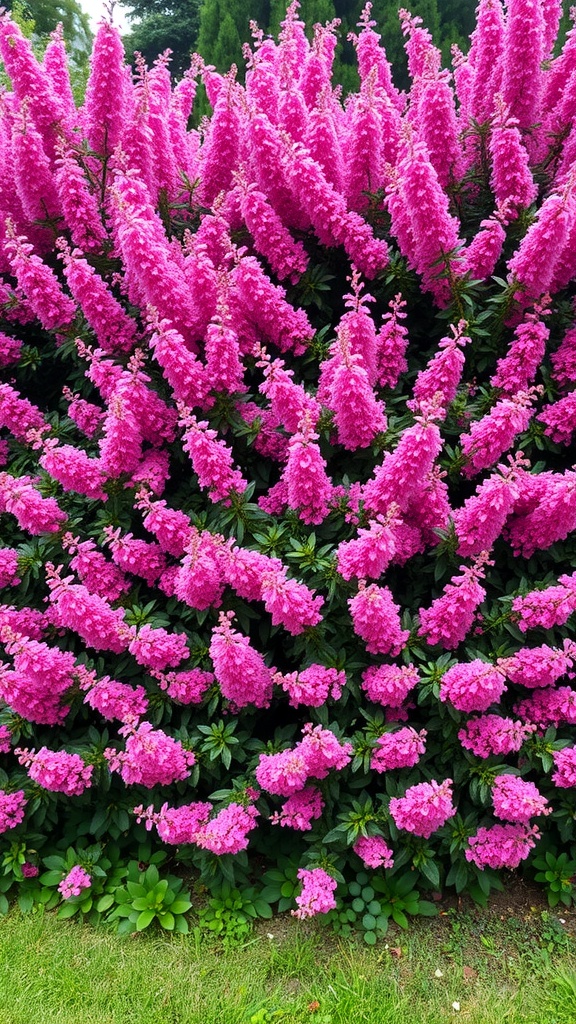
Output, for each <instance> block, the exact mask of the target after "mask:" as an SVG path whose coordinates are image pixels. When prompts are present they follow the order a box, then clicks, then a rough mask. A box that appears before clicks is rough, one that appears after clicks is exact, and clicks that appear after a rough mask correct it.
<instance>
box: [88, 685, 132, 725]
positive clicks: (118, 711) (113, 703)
mask: <svg viewBox="0 0 576 1024" xmlns="http://www.w3.org/2000/svg"><path fill="white" fill-rule="evenodd" d="M84 703H85V704H89V705H90V707H91V708H94V709H95V710H96V711H99V712H100V714H101V715H102V716H103V717H104V718H106V719H108V721H113V720H114V719H115V718H117V719H119V721H121V722H124V723H134V722H137V721H138V719H139V718H141V717H142V715H144V714H145V713H146V711H147V710H148V698H147V696H146V690H145V689H144V687H143V686H136V687H135V688H134V687H132V686H129V685H128V683H118V682H117V681H116V680H115V679H109V678H108V676H104V677H103V678H102V679H99V680H98V682H96V683H94V685H91V686H90V687H89V689H88V692H87V694H86V696H85V698H84Z"/></svg>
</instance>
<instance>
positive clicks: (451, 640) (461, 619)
mask: <svg viewBox="0 0 576 1024" xmlns="http://www.w3.org/2000/svg"><path fill="white" fill-rule="evenodd" d="M486 562H487V552H483V553H482V556H480V557H479V558H478V559H477V560H476V562H475V564H474V565H473V566H472V567H467V566H464V565H461V566H460V570H461V575H460V576H453V577H452V579H451V581H450V583H448V584H447V585H446V587H445V588H444V592H443V593H442V595H441V596H440V597H437V598H436V600H435V601H433V602H432V604H431V605H430V608H422V609H421V611H420V628H419V630H418V635H419V636H424V637H426V640H427V642H428V643H429V644H441V645H442V647H444V648H445V649H446V650H453V649H454V648H455V647H458V645H459V644H460V643H462V641H463V640H465V638H466V636H467V635H468V633H469V632H470V630H471V629H472V626H473V623H474V617H475V614H476V609H477V608H478V605H479V604H481V602H482V601H483V600H484V598H485V596H486V591H485V589H484V587H482V586H480V583H479V582H478V580H479V579H481V578H482V577H483V576H484V569H483V565H484V564H486ZM489 564H490V563H489Z"/></svg>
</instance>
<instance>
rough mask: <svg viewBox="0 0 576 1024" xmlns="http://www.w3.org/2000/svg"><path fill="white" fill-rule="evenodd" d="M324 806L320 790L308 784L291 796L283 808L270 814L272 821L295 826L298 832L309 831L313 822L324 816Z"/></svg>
mask: <svg viewBox="0 0 576 1024" xmlns="http://www.w3.org/2000/svg"><path fill="white" fill-rule="evenodd" d="M323 808H324V801H323V799H322V796H321V794H320V791H319V790H318V789H316V788H315V787H314V786H307V787H306V788H305V789H301V790H299V791H298V792H297V793H293V794H292V796H289V797H288V799H287V800H286V801H285V802H284V803H283V804H282V807H281V809H280V810H279V811H274V813H273V814H271V815H270V823H271V824H272V825H282V826H285V827H287V828H293V829H296V831H298V832H309V831H310V829H311V828H312V822H313V821H314V820H315V819H316V818H320V817H321V816H322V810H323Z"/></svg>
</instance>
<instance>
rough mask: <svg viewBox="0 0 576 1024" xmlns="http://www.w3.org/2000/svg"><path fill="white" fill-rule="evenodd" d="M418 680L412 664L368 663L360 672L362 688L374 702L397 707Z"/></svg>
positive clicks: (416, 671)
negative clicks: (368, 665) (367, 666)
mask: <svg viewBox="0 0 576 1024" xmlns="http://www.w3.org/2000/svg"><path fill="white" fill-rule="evenodd" d="M419 682H420V677H419V675H418V670H417V669H416V668H415V667H414V665H370V667H369V668H367V669H366V670H365V671H364V672H363V673H362V689H363V690H364V692H365V693H366V694H367V696H368V699H369V700H371V701H373V703H374V704H383V705H384V707H391V708H399V707H400V705H401V704H403V703H404V701H405V700H406V697H407V696H408V694H409V693H410V691H411V690H413V689H414V687H415V686H417V684H418V683H419Z"/></svg>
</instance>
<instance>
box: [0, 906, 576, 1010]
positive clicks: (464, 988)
mask: <svg viewBox="0 0 576 1024" xmlns="http://www.w3.org/2000/svg"><path fill="white" fill-rule="evenodd" d="M543 917H544V915H542V914H541V913H539V912H538V913H534V914H533V915H532V916H531V917H530V919H529V920H527V921H525V922H523V921H521V920H520V919H519V918H518V919H513V920H512V922H510V921H508V920H504V921H501V920H499V918H498V917H497V916H490V915H485V916H484V917H483V918H478V917H476V916H475V915H474V914H471V913H465V914H463V915H459V914H458V913H457V912H456V911H454V912H449V913H446V914H444V915H443V916H441V917H440V918H439V919H437V920H436V921H434V922H432V923H431V922H428V921H427V922H425V923H424V922H419V923H417V924H416V925H415V926H414V927H413V928H412V929H411V930H410V931H409V932H408V933H406V932H397V933H393V932H392V933H391V935H390V936H388V937H387V938H388V942H387V943H386V944H382V943H381V944H379V945H377V946H376V947H372V948H367V947H366V946H365V944H363V943H362V942H361V941H359V942H356V941H348V940H347V941H343V940H341V939H335V938H334V936H333V935H331V934H329V933H326V931H325V930H324V929H322V928H320V927H317V926H316V927H315V926H313V925H312V926H311V925H306V924H304V925H302V924H300V923H299V922H296V921H294V920H293V919H291V918H288V919H285V918H278V919H276V920H275V921H272V922H265V923H264V924H263V926H262V929H261V930H259V931H258V932H256V933H255V934H254V935H253V937H252V938H251V939H250V940H249V941H248V942H246V943H244V945H242V946H239V947H237V948H232V949H231V948H225V947H223V946H222V945H221V944H218V943H217V942H214V941H212V939H211V938H210V937H207V936H206V933H205V932H203V931H200V929H198V928H196V929H193V930H192V933H191V935H189V936H170V937H169V936H160V935H159V936H148V935H139V936H137V937H136V938H132V937H118V936H116V935H113V934H111V933H110V932H108V931H106V930H103V929H98V928H96V929H95V928H88V927H84V926H83V925H81V924H79V923H75V922H74V923H72V922H63V921H59V922H57V921H56V920H55V919H54V917H53V916H52V915H51V914H36V915H29V916H25V917H23V916H22V915H21V914H20V913H19V912H18V911H16V910H15V911H13V912H12V913H11V914H9V915H8V916H7V917H6V918H4V919H3V920H2V921H0V962H1V963H2V970H1V971H0V1024H277V1022H281V1024H350V1022H351V1021H353V1022H354V1024H446V1022H447V1021H450V1020H455V1021H456V1020H458V1021H467V1022H470V1024H471V1022H474V1024H501V1022H502V1021H506V1024H542V1022H543V1020H546V1021H547V1022H548V1021H550V1022H552V1021H554V1024H572V1022H573V1021H574V1019H575V1011H574V1007H575V1006H576V974H575V973H574V970H573V968H572V967H571V964H572V963H573V962H574V955H575V953H576V943H575V942H574V939H572V938H571V937H570V936H569V935H568V934H567V933H565V932H563V931H562V926H561V925H559V924H557V928H558V929H559V930H558V936H559V937H561V939H560V938H559V940H558V941H556V942H555V943H554V944H553V949H552V951H550V950H549V949H548V948H547V946H548V945H549V943H550V940H549V935H550V934H551V931H550V929H551V924H550V920H551V916H550V915H546V918H545V920H543ZM555 920H556V919H555ZM545 1008H546V1009H545ZM545 1014H547V1015H546V1016H545Z"/></svg>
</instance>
